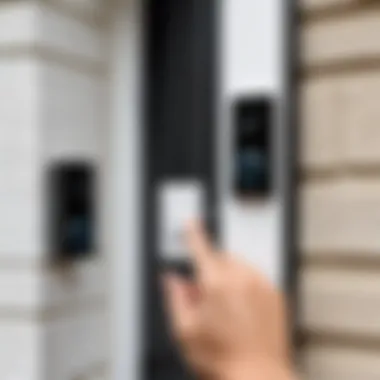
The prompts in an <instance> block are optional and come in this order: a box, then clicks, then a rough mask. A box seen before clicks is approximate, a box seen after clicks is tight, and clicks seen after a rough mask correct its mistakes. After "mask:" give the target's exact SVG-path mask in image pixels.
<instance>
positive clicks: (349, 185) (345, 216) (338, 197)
mask: <svg viewBox="0 0 380 380" xmlns="http://www.w3.org/2000/svg"><path fill="white" fill-rule="evenodd" d="M379 228H380V179H378V178H374V179H367V180H364V179H342V180H336V181H335V182H334V181H327V182H325V183H318V182H316V183H314V182H311V183H309V184H305V185H304V186H303V189H302V201H301V246H302V249H303V252H304V254H306V255H327V256H336V255H338V256H353V255H359V257H362V258H364V257H371V258H379V259H380V233H379Z"/></svg>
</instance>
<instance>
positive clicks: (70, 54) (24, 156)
mask: <svg viewBox="0 0 380 380" xmlns="http://www.w3.org/2000/svg"><path fill="white" fill-rule="evenodd" d="M94 3H95V2H70V1H63V0H62V1H54V0H52V1H50V0H46V1H42V0H41V1H27V0H24V1H7V2H3V3H2V4H1V5H0V92H1V99H2V101H1V105H0V134H1V139H0V145H1V149H0V176H1V178H0V213H1V214H0V378H1V379H4V380H7V379H16V378H17V379H27V380H79V379H82V380H93V379H96V380H98V379H99V380H103V379H105V378H106V377H107V372H108V335H107V334H108V328H107V318H108V315H107V310H109V308H108V307H107V302H108V301H107V300H108V288H107V285H106V284H107V281H106V280H105V279H106V276H107V273H106V272H107V265H106V258H105V257H104V255H103V252H102V251H101V249H100V251H99V252H96V255H95V256H94V258H92V259H90V260H88V261H83V262H81V263H78V264H75V265H73V266H72V267H71V268H69V269H67V268H66V269H62V268H53V267H52V266H51V265H49V264H48V260H47V259H48V256H49V252H48V249H47V245H46V236H45V235H44V231H45V230H46V229H45V226H46V223H47V220H46V219H45V217H46V215H47V211H48V210H47V207H48V206H47V204H46V203H45V202H44V201H43V200H44V199H46V195H47V194H46V183H47V169H48V167H49V166H50V165H52V164H53V163H54V162H58V161H62V160H65V159H70V160H72V159H78V160H86V161H88V162H90V163H92V164H93V165H94V167H95V168H97V170H98V173H99V177H100V178H101V173H102V167H101V166H102V165H101V164H102V160H103V141H104V135H103V133H104V132H103V131H104V129H105V123H106V111H107V108H106V107H107V105H106V104H107V102H105V99H104V95H105V90H106V83H107V82H106V81H107V75H106V71H107V63H106V61H105V59H106V58H105V57H106V54H105V49H106V44H105V39H106V37H107V30H106V27H105V26H106V25H105V22H106V20H105V18H104V17H103V15H102V13H101V11H100V10H99V9H96V8H95V7H94ZM99 246H100V247H102V245H101V244H100V245H99ZM10 289H11V291H10Z"/></svg>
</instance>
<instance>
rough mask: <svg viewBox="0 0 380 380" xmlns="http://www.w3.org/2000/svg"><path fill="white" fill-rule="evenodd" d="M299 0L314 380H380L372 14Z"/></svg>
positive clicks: (378, 47) (376, 12)
mask: <svg viewBox="0 0 380 380" xmlns="http://www.w3.org/2000/svg"><path fill="white" fill-rule="evenodd" d="M375 3H376V2H371V1H355V0H304V1H303V2H302V7H303V10H302V13H303V16H304V17H303V18H302V19H303V23H302V38H301V41H302V42H301V43H302V47H301V54H302V61H303V62H302V63H303V80H302V89H301V97H300V99H301V102H302V108H301V109H302V119H303V120H302V136H301V137H302V141H301V150H302V154H301V156H302V172H303V176H302V178H303V180H302V186H301V221H300V227H301V233H300V237H301V248H302V252H303V270H302V274H301V283H300V293H301V309H302V310H301V324H302V328H303V329H304V331H306V346H305V347H304V350H303V355H302V356H303V359H304V367H305V372H306V374H307V378H309V379H312V380H340V379H359V378H360V379H377V378H379V376H380V361H379V356H380V349H379V347H380V344H379V343H380V340H379V339H380V323H379V321H380V280H379V278H380V276H379V275H380V269H379V268H380V267H379V249H380V234H379V226H380V180H379V167H380V166H379V164H380V150H379V146H380V126H379V120H380V107H379V102H378V98H379V95H380V7H379V6H378V5H376V4H375Z"/></svg>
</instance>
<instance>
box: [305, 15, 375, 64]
mask: <svg viewBox="0 0 380 380" xmlns="http://www.w3.org/2000/svg"><path fill="white" fill-rule="evenodd" d="M301 52H302V60H303V63H304V65H305V66H306V67H313V66H320V65H323V66H326V65H329V64H330V65H331V64H336V63H344V62H345V63H347V62H350V61H352V60H354V61H357V60H368V59H376V60H377V59H380V9H371V10H369V11H367V12H361V13H358V14H354V15H352V16H350V17H347V18H342V19H329V20H325V21H321V22H316V23H310V24H308V25H307V26H306V27H305V29H304V32H303V35H302V49H301Z"/></svg>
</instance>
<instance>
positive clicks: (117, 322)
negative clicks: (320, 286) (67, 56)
mask: <svg viewBox="0 0 380 380" xmlns="http://www.w3.org/2000/svg"><path fill="white" fill-rule="evenodd" d="M286 9H287V18H288V22H287V23H286V31H285V32H286V36H287V38H286V39H287V50H288V51H287V57H286V62H287V65H286V67H285V68H284V70H285V78H286V84H285V87H286V94H287V96H286V98H287V112H286V116H285V117H286V124H287V131H288V134H287V136H286V137H287V139H286V146H287V147H286V160H285V161H286V168H285V169H286V171H287V173H288V175H287V181H286V191H285V203H286V204H285V213H284V218H285V221H284V223H285V224H284V225H285V230H284V231H283V232H284V239H283V240H284V242H285V246H286V248H285V249H286V257H285V265H286V281H285V282H286V288H287V290H288V293H289V294H290V296H291V299H292V308H293V310H295V313H296V314H297V302H296V301H297V299H298V297H297V293H298V281H297V277H298V268H299V254H298V246H297V241H298V240H297V232H298V218H297V216H298V193H297V185H298V181H299V169H298V148H299V138H298V137H299V128H298V125H299V120H298V93H297V85H296V84H297V80H298V75H297V70H298V65H297V64H298V32H297V29H298V28H297V25H298V17H297V15H298V11H297V3H296V0H287V1H286ZM143 37H144V28H143V24H142V1H141V0H118V1H116V2H115V4H114V6H113V11H112V15H111V23H110V40H109V41H110V45H111V48H110V60H111V62H110V72H111V75H110V91H109V96H110V126H111V127H110V134H109V141H108V144H107V145H108V149H107V151H108V160H107V165H106V166H107V169H108V170H106V171H107V175H106V178H107V185H106V192H105V193H106V194H105V205H106V207H105V208H106V210H107V212H106V215H105V225H106V227H105V235H106V238H105V240H106V247H107V250H108V252H109V257H110V260H109V263H110V266H109V270H110V279H111V281H110V285H109V286H110V289H109V291H110V296H111V316H110V326H111V341H112V344H111V347H112V349H111V352H110V356H111V358H110V360H111V378H112V380H125V379H127V378H128V379H130V380H139V379H140V378H139V373H140V364H139V362H140V359H141V352H142V347H141V328H142V325H141V318H142V317H143V316H142V315H141V310H142V304H141V300H140V299H139V295H140V294H142V290H143V277H142V276H141V273H143V268H142V266H143V260H142V255H141V241H140V238H139V237H141V232H142V231H141V230H142V225H143V223H142V215H144V212H143V210H141V208H140V207H139V205H143V202H142V197H141V193H142V190H143V181H142V176H141V168H142V166H143V162H144V155H143V151H142V129H141V123H142V113H141V107H142V104H143V103H142V101H143V99H144V93H143V78H142V70H141V67H142V49H141V46H142V45H141V44H142V41H143Z"/></svg>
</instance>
